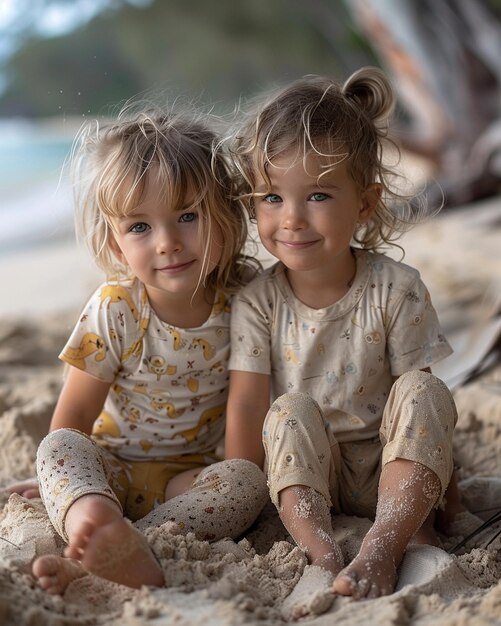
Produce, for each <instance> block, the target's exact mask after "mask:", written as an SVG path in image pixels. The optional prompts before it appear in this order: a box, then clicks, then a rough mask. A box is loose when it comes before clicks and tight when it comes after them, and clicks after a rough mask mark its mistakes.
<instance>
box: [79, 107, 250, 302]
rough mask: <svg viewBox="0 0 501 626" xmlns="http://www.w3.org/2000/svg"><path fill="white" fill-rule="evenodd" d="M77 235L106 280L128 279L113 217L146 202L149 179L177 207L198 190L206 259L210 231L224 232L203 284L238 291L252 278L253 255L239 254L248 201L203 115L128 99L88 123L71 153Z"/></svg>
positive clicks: (193, 200)
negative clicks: (237, 190)
mask: <svg viewBox="0 0 501 626" xmlns="http://www.w3.org/2000/svg"><path fill="white" fill-rule="evenodd" d="M71 169H72V175H73V176H72V177H73V181H74V196H75V209H76V213H75V219H76V227H77V233H78V234H79V235H80V236H81V237H82V238H84V239H85V241H86V243H87V245H88V247H89V249H90V251H91V253H92V255H93V257H94V258H95V260H96V263H97V265H98V266H99V267H100V268H101V269H102V270H103V271H104V272H105V274H106V276H107V278H108V279H117V280H120V279H122V278H130V277H131V276H130V274H129V270H128V267H126V266H125V265H122V264H121V263H120V262H119V261H118V260H117V258H116V257H115V255H114V254H113V251H112V247H111V242H112V238H113V231H112V226H111V219H112V218H117V217H124V216H127V215H129V214H130V213H131V212H133V211H134V209H135V208H136V207H137V206H138V205H139V204H140V202H141V200H142V198H143V195H144V193H145V191H146V186H147V183H148V180H149V179H150V178H151V177H154V180H155V181H156V182H158V183H160V187H161V188H162V189H163V196H162V198H160V199H161V200H163V201H165V202H166V204H167V205H169V206H171V207H172V208H173V210H177V209H179V208H181V207H183V206H184V204H185V202H186V197H187V194H188V193H190V194H193V192H194V194H195V196H194V198H193V199H192V196H191V195H190V200H191V199H192V204H193V206H194V207H195V206H197V208H198V209H199V211H200V221H199V224H200V225H199V228H200V229H202V230H201V233H200V235H201V237H202V238H203V241H204V242H205V246H206V247H205V258H204V263H203V266H204V268H205V267H206V262H207V261H208V249H209V245H210V240H211V232H212V230H213V228H214V226H216V225H217V226H219V228H220V229H221V232H222V236H223V248H222V251H221V260H220V262H219V264H218V266H217V267H216V268H215V269H214V270H213V271H212V272H211V274H210V275H208V276H206V275H205V271H204V269H202V276H201V277H200V284H203V285H205V286H213V287H216V288H220V289H224V290H226V291H229V292H231V291H234V290H235V289H237V288H238V287H239V286H240V285H242V284H243V283H244V282H246V281H247V280H248V277H249V275H250V273H249V271H248V270H249V268H250V267H252V269H253V271H254V267H253V264H252V261H251V260H250V259H248V258H247V257H245V256H244V255H242V254H241V250H242V249H243V246H244V244H245V242H246V239H247V220H246V214H245V208H244V206H243V204H242V202H241V201H240V200H239V199H238V198H236V196H235V194H234V183H233V179H232V176H231V173H230V170H229V167H228V164H227V162H226V159H225V157H224V155H223V153H222V151H221V149H220V148H219V147H218V144H217V137H216V136H215V133H214V132H213V131H212V130H211V129H210V128H209V126H208V123H207V122H206V121H205V118H204V120H202V116H201V114H200V113H198V114H190V115H188V114H187V113H186V111H183V112H182V113H180V112H176V111H174V110H172V111H168V112H166V111H164V110H163V109H161V108H158V107H153V108H151V107H149V108H140V110H139V111H137V105H136V106H135V107H133V106H131V105H129V106H127V107H125V108H124V109H123V110H122V111H121V112H120V114H119V115H118V117H117V119H116V120H115V121H112V122H108V123H105V124H103V125H101V124H100V123H99V122H98V121H97V120H95V121H93V122H91V123H88V124H86V125H84V126H83V127H82V129H81V130H80V132H79V134H78V135H77V137H76V140H75V142H74V146H73V151H72V159H71Z"/></svg>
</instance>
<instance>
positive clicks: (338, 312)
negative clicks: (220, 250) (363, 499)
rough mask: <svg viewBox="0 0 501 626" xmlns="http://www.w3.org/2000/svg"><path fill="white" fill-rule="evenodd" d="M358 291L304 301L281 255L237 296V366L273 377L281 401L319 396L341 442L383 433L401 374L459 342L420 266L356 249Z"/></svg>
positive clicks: (233, 361)
mask: <svg viewBox="0 0 501 626" xmlns="http://www.w3.org/2000/svg"><path fill="white" fill-rule="evenodd" d="M354 254H355V257H356V264H357V269H356V274H355V278H354V280H353V283H352V286H351V287H350V290H349V291H348V293H347V294H346V295H345V296H344V297H343V298H342V299H341V300H339V301H338V302H336V303H335V304H333V305H332V306H329V307H326V308H323V309H313V308H310V307H308V306H306V305H305V304H303V303H302V302H301V301H300V300H298V299H297V298H296V297H295V295H294V293H293V291H292V289H291V287H290V284H289V282H288V280H287V277H286V273H285V268H284V266H283V265H282V264H281V263H277V264H275V265H274V266H272V267H270V268H268V269H267V270H266V271H265V272H263V273H262V274H261V275H260V276H258V277H257V278H256V279H254V280H253V281H252V282H251V283H250V284H249V285H247V286H246V287H244V289H242V290H241V291H240V292H239V293H238V295H237V296H235V299H234V300H233V303H232V318H231V357H230V364H229V368H230V370H239V371H246V372H255V373H259V374H268V375H270V376H271V388H272V392H271V395H272V397H271V400H274V399H276V398H277V397H278V396H280V395H282V394H284V393H287V392H292V391H301V392H304V393H308V394H310V395H311V397H312V398H313V399H315V400H316V401H317V402H318V403H319V405H320V407H321V408H322V410H323V413H324V417H325V419H326V421H327V422H328V423H329V424H330V427H331V428H332V431H333V432H334V433H335V434H336V437H337V439H338V441H339V442H349V441H357V440H362V439H367V438H372V437H376V436H377V435H378V432H379V426H380V424H381V419H382V415H383V410H384V406H385V404H386V401H387V399H388V394H389V391H390V388H391V386H392V384H393V377H394V376H399V375H401V374H403V373H404V372H406V371H409V370H413V369H424V368H426V367H429V366H431V365H432V364H433V363H435V362H437V361H439V360H440V359H442V358H444V357H446V356H448V355H449V354H450V353H451V352H452V350H451V348H450V346H449V344H448V343H447V341H446V339H445V337H444V336H443V334H442V331H441V328H440V325H439V322H438V318H437V315H436V312H435V309H434V308H433V306H432V303H431V300H430V296H429V293H428V290H427V289H426V287H425V285H424V284H423V282H422V281H421V279H420V276H419V273H418V271H417V270H415V269H413V268H411V267H409V266H408V265H405V264H404V263H398V262H396V261H393V260H392V259H390V258H389V257H387V256H385V255H383V254H376V253H371V252H367V251H364V250H354Z"/></svg>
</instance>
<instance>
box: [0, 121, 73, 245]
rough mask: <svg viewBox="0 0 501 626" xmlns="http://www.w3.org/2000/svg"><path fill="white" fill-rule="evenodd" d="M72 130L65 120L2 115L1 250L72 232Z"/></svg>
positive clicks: (0, 162)
mask: <svg viewBox="0 0 501 626" xmlns="http://www.w3.org/2000/svg"><path fill="white" fill-rule="evenodd" d="M74 135H75V128H74V125H73V124H66V123H65V121H64V120H61V121H59V120H45V121H38V122H35V121H32V120H26V119H0V217H1V224H2V228H0V255H1V254H2V253H6V252H12V251H15V250H18V249H21V248H23V247H26V246H30V247H32V246H33V245H41V244H50V243H51V241H55V240H59V239H61V238H62V237H67V236H69V235H70V233H72V231H73V206H72V197H71V190H70V185H69V178H68V167H67V161H68V157H69V153H70V150H71V145H72V141H73V138H74Z"/></svg>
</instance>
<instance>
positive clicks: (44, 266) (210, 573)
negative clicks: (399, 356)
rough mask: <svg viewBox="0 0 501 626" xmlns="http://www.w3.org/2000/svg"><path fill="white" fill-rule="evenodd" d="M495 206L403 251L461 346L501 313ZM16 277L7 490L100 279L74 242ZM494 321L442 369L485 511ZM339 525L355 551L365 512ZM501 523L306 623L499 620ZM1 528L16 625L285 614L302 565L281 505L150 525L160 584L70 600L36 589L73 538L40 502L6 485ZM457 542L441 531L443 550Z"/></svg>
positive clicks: (5, 374)
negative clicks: (245, 518)
mask: <svg viewBox="0 0 501 626" xmlns="http://www.w3.org/2000/svg"><path fill="white" fill-rule="evenodd" d="M499 202H500V199H499V198H496V199H491V200H489V201H487V202H485V203H482V204H478V205H476V206H475V207H467V208H465V209H464V210H455V211H451V212H444V213H443V214H442V215H441V216H440V217H439V218H436V219H435V220H433V222H432V223H429V224H424V225H422V226H420V227H419V228H417V229H415V230H414V231H412V232H411V233H410V234H408V235H407V236H406V238H405V240H404V244H405V247H406V249H407V250H408V254H407V256H406V259H405V260H406V262H408V263H409V264H412V265H415V266H417V267H419V269H420V270H421V271H422V275H423V277H424V279H425V281H426V282H427V284H428V286H429V288H430V291H431V294H432V298H433V301H434V303H435V304H436V306H437V309H438V310H439V313H440V315H441V318H442V321H443V323H444V327H445V331H446V334H449V333H450V334H451V335H453V336H454V337H455V338H456V340H457V341H458V342H459V343H458V345H460V344H461V341H460V340H461V337H462V338H463V344H461V345H464V338H465V337H472V336H475V333H478V332H480V331H481V330H482V329H484V330H485V328H491V327H490V326H489V324H491V326H492V324H493V323H495V322H496V321H498V320H499V311H500V309H501V307H500V306H499V304H500V303H499V294H500V293H501V289H500V281H501V255H500V253H499V251H500V249H501V219H500V218H499V216H500V212H499ZM14 268H16V273H15V281H13V280H12V279H13V270H14ZM9 276H10V279H11V283H13V282H15V283H16V285H17V287H16V290H15V291H11V292H10V295H9V294H8V293H4V296H3V298H4V300H2V302H1V303H0V424H1V428H0V440H1V443H0V486H1V485H6V484H7V483H9V482H10V481H11V480H13V479H21V478H26V477H29V476H31V475H32V474H33V471H34V465H33V462H34V456H35V451H36V447H37V444H38V442H39V441H40V439H41V437H43V435H44V434H45V433H46V431H47V428H48V425H49V421H50V417H51V412H52V410H53V407H54V404H55V402H56V398H57V395H58V391H59V389H60V385H61V376H62V367H61V365H60V364H59V363H58V361H57V359H56V355H57V353H58V351H59V349H60V348H61V346H62V345H63V343H64V341H65V339H66V337H67V335H68V332H69V331H70V329H71V328H72V326H73V323H74V320H75V319H76V316H77V315H78V311H79V308H80V306H81V304H83V301H84V300H85V297H86V295H87V294H88V293H89V292H90V291H91V290H92V287H93V286H94V284H96V283H97V280H98V276H97V273H96V272H95V270H93V269H92V266H91V263H90V261H88V260H86V259H85V258H80V257H78V258H76V256H75V252H74V247H73V244H72V243H71V242H59V243H57V245H56V244H54V245H53V246H52V248H51V250H50V252H49V251H47V250H44V249H43V248H38V249H36V250H30V251H24V252H23V253H22V254H18V256H10V257H3V258H0V279H2V278H4V279H6V278H8V277H9ZM65 281H66V282H65ZM3 284H5V281H4V283H3ZM7 284H8V283H7ZM51 287H52V292H53V293H52V294H51ZM55 293H57V294H58V296H57V297H54V294H55ZM489 332H490V340H489V341H488V342H487V343H486V346H487V347H486V348H485V350H484V351H483V352H484V354H481V355H480V357H479V356H478V355H473V352H472V351H471V350H470V357H468V350H463V354H461V353H460V354H459V356H458V357H456V361H455V360H454V357H451V359H452V360H450V361H448V363H445V364H444V365H443V367H442V370H441V372H442V374H444V375H451V376H452V379H454V380H456V382H455V383H454V385H455V386H454V395H455V398H456V402H457V405H458V411H459V422H458V426H457V431H456V443H455V453H456V459H457V462H458V463H459V465H460V469H459V475H460V478H461V480H462V488H463V491H464V494H465V499H466V500H467V502H468V503H469V505H470V506H471V508H472V509H474V510H476V511H479V512H480V511H483V512H480V513H479V514H480V515H481V516H483V517H484V518H485V517H488V516H489V515H490V514H491V512H494V511H495V510H498V509H501V437H500V436H499V434H500V430H501V365H500V364H499V354H498V356H497V358H492V352H491V357H490V360H489V357H488V356H486V354H485V352H488V347H489V343H490V344H492V343H494V341H495V339H496V337H497V334H496V332H497V331H496V328H495V327H492V328H491V330H490V331H489ZM473 343H474V344H477V343H478V342H473ZM465 355H466V357H465ZM474 357H475V358H474ZM468 360H469V361H470V362H468ZM459 361H461V363H460V366H461V367H460V368H459V369H461V370H462V371H463V370H465V364H466V366H468V367H466V370H471V369H472V368H473V367H476V366H478V365H479V364H480V365H482V364H483V365H485V364H487V363H489V362H490V367H488V368H486V369H485V370H484V371H482V372H481V373H480V374H478V375H476V376H473V377H470V379H468V380H464V379H463V380H461V382H458V380H459V379H458V378H457V376H456V375H455V374H454V372H455V371H456V370H455V368H456V369H457V366H458V362H459ZM473 361H475V362H473ZM456 373H457V372H456ZM455 376H456V378H454V377H455ZM463 378H464V377H463ZM488 509H492V511H489V510H488ZM333 525H334V528H335V529H336V535H337V538H338V540H339V542H340V545H341V548H342V550H343V553H344V555H345V558H346V559H347V560H349V559H350V558H352V557H353V556H354V554H355V553H356V551H357V548H358V546H359V545H360V542H361V539H362V537H363V535H364V533H365V532H366V531H367V529H368V528H369V525H370V522H369V521H368V520H366V519H359V518H350V517H345V516H340V517H336V518H334V519H333ZM494 534H495V533H494V531H490V532H489V533H487V534H486V535H484V536H483V537H482V538H481V539H479V540H478V541H477V542H476V543H474V544H473V545H470V546H468V547H467V548H466V549H464V550H462V551H461V553H460V554H458V555H450V554H448V553H447V552H446V551H445V550H442V549H438V548H433V547H430V546H421V547H419V548H418V547H413V548H410V549H409V550H408V553H407V555H406V557H405V559H404V562H403V564H402V566H401V570H400V581H399V585H398V587H397V591H396V592H395V593H393V594H392V595H390V596H387V597H384V598H379V599H375V600H367V601H363V602H354V601H352V600H351V599H347V598H335V599H334V600H333V603H332V605H331V607H330V609H329V610H328V612H327V613H325V614H321V615H312V616H311V617H309V618H308V619H306V620H303V621H304V622H305V623H308V624H312V625H314V626H327V625H328V624H329V625H330V624H334V623H335V624H336V625H337V626H342V625H344V624H350V626H351V625H357V624H359V625H365V624H369V623H370V624H373V625H376V624H385V625H391V624H395V625H396V624H398V625H401V624H416V625H423V626H424V625H426V626H430V625H437V624H440V625H442V626H446V625H451V626H452V625H453V624H454V625H455V626H458V625H462V624H465V625H466V624H468V625H469V626H472V625H478V626H485V625H487V624H498V623H500V620H501V583H499V582H498V581H499V580H500V578H501V558H500V555H501V552H500V546H501V540H500V539H499V538H497V539H495V540H494V541H493V542H492V543H491V544H490V545H489V546H487V547H486V544H487V543H488V541H489V540H490V539H491V538H492V537H493V536H494ZM0 537H1V538H2V539H0V624H6V625H13V626H14V625H15V626H24V625H26V626H28V625H29V626H44V625H47V626H63V625H64V626H77V625H79V626H84V625H85V626H91V625H94V624H95V625H98V624H106V625H110V626H140V625H143V624H144V625H148V626H150V625H151V626H153V625H160V624H161V625H164V626H165V625H170V624H172V625H176V626H185V625H186V626H187V625H190V626H196V625H199V624H200V625H203V626H212V625H214V626H215V625H217V626H225V625H228V626H229V625H231V626H234V625H238V624H267V625H278V624H281V623H283V621H282V618H281V608H282V605H283V602H284V600H285V598H286V597H287V596H288V594H289V593H290V592H291V590H292V589H293V588H294V586H295V585H296V583H297V581H298V580H299V578H300V576H301V574H302V572H303V570H304V568H305V566H306V560H305V558H304V556H303V554H302V553H301V552H300V550H299V549H298V548H297V547H295V546H294V544H293V542H292V541H291V539H290V537H288V535H287V533H286V532H285V530H284V528H283V527H282V526H281V524H280V522H279V520H278V517H277V514H276V512H275V511H274V509H273V507H272V506H267V507H266V508H265V510H264V511H263V513H262V514H261V516H260V517H259V519H258V521H257V523H256V524H255V526H254V527H253V528H252V529H251V530H250V531H249V532H248V533H247V535H246V536H245V537H243V538H241V540H240V541H238V542H234V541H232V540H230V539H227V540H223V541H220V542H218V543H215V544H208V543H206V542H200V541H197V540H196V539H195V538H194V537H193V536H190V535H188V536H187V537H182V536H174V535H169V534H168V533H165V532H163V533H160V532H158V531H155V530H151V531H149V532H148V540H149V541H150V542H151V544H152V545H154V546H155V551H156V553H157V554H159V555H160V558H161V564H162V567H163V569H164V571H165V577H166V581H167V585H166V587H165V588H162V589H151V588H143V589H141V590H137V591H136V590H131V589H128V588H126V587H122V586H120V585H117V584H114V583H110V582H107V581H104V580H102V579H99V578H96V577H94V576H90V575H89V576H85V577H84V578H80V579H78V580H75V581H73V582H72V583H71V584H70V585H69V587H68V589H67V590H66V592H65V594H64V596H63V597H60V596H49V595H47V594H46V593H44V592H43V591H41V590H40V589H38V588H37V586H36V584H35V581H34V579H33V578H32V576H31V574H30V563H31V561H32V560H33V558H34V557H35V556H36V555H40V554H45V553H58V554H60V553H61V551H62V548H63V545H62V543H61V540H60V539H59V537H58V536H57V535H56V534H55V532H54V531H53V530H52V528H51V525H50V523H49V521H48V518H47V515H46V513H45V511H44V508H43V506H42V504H41V502H40V500H38V499H34V500H26V499H24V498H22V497H20V496H17V495H13V496H10V498H9V496H8V493H7V492H5V491H3V490H0ZM461 538H462V536H461V534H459V535H458V537H456V538H453V539H447V540H446V539H445V538H444V547H445V548H450V547H452V546H453V545H455V543H457V542H458V541H459V540H460V539H461ZM303 592H304V593H305V594H306V596H307V597H308V598H309V599H310V601H311V605H312V609H313V610H314V611H315V610H317V611H319V612H320V611H321V610H323V609H325V606H323V605H322V602H320V601H319V602H315V601H314V600H315V589H306V590H303Z"/></svg>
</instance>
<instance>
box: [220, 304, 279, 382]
mask: <svg viewBox="0 0 501 626" xmlns="http://www.w3.org/2000/svg"><path fill="white" fill-rule="evenodd" d="M270 352H271V320H270V319H269V313H268V311H267V310H266V309H265V308H264V307H263V306H260V305H259V303H258V302H256V301H253V298H252V296H251V294H249V295H238V296H236V297H235V298H234V299H233V303H232V308H231V355H230V362H229V369H230V370H239V371H242V372H254V373H256V374H270V373H271V354H270Z"/></svg>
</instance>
